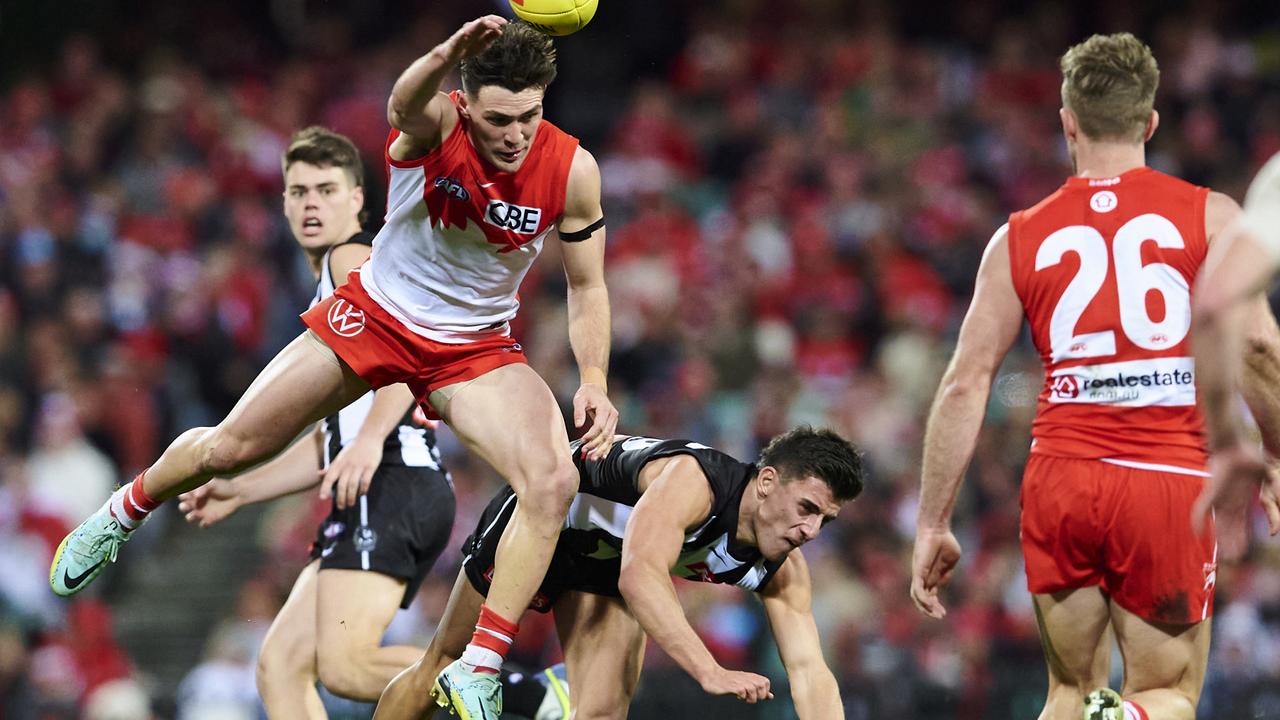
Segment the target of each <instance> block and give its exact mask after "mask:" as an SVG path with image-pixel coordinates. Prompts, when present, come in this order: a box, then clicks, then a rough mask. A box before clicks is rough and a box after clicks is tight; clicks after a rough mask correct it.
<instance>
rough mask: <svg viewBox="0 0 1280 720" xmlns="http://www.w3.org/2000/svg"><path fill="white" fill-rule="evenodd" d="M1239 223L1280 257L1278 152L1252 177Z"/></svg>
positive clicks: (1279, 168) (1279, 164)
mask: <svg viewBox="0 0 1280 720" xmlns="http://www.w3.org/2000/svg"><path fill="white" fill-rule="evenodd" d="M1239 222H1240V226H1241V227H1242V228H1243V229H1244V230H1245V231H1246V232H1248V233H1249V234H1250V235H1252V236H1253V237H1255V238H1257V239H1258V242H1260V243H1262V245H1263V246H1264V247H1266V248H1267V249H1268V250H1269V251H1270V252H1271V255H1272V256H1273V257H1275V258H1276V259H1278V260H1280V153H1277V154H1276V155H1274V156H1272V158H1271V159H1270V160H1269V161H1267V164H1266V165H1263V166H1262V169H1261V170H1259V171H1258V176H1257V177H1256V178H1254V179H1253V184H1252V185H1250V186H1249V193H1248V195H1246V196H1245V199H1244V212H1242V213H1241V214H1240V220H1239Z"/></svg>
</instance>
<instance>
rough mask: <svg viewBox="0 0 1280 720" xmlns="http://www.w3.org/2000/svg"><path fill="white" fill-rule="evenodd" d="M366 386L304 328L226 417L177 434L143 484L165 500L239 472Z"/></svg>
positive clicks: (149, 493) (275, 452)
mask: <svg viewBox="0 0 1280 720" xmlns="http://www.w3.org/2000/svg"><path fill="white" fill-rule="evenodd" d="M367 392H369V384H368V383H366V382H365V381H364V380H361V379H360V377H359V376H357V375H356V374H355V373H354V372H353V371H352V370H351V368H350V367H348V366H347V364H346V363H344V362H342V360H340V359H339V358H338V356H337V355H336V354H334V352H333V350H331V349H329V348H328V347H327V346H326V345H325V344H324V343H323V342H321V341H320V340H319V338H317V337H316V336H315V334H314V333H312V332H311V331H310V330H306V331H304V332H303V334H302V335H299V336H298V337H297V338H295V339H294V340H293V342H291V343H289V345H288V346H286V347H285V348H284V349H283V350H281V351H280V354H278V355H276V356H275V358H274V359H273V360H272V361H271V362H270V363H268V364H267V367H266V368H264V369H263V370H262V372H261V373H259V375H258V377H257V378H256V379H255V380H254V381H253V384H252V385H250V386H249V389H248V390H246V391H245V393H244V395H243V396H242V397H241V398H240V401H239V402H237V403H236V405H235V407H234V408H232V409H231V412H230V414H228V415H227V417H226V419H225V420H223V421H222V422H221V423H218V425H217V426H216V427H211V428H193V429H191V430H188V431H187V432H185V433H183V434H182V435H179V436H178V438H177V439H176V440H174V441H173V442H172V443H171V444H170V445H169V448H168V449H167V450H165V451H164V454H162V455H161V456H160V459H159V460H157V461H156V462H155V464H153V465H152V466H151V467H150V468H148V469H147V471H146V473H145V474H144V475H143V476H142V484H143V490H144V491H145V492H146V494H147V495H148V496H150V497H152V498H154V499H155V500H157V501H164V500H168V499H169V498H171V497H173V496H175V495H178V494H180V493H184V492H186V491H188V490H191V489H192V488H196V487H199V486H200V485H203V484H204V483H206V482H208V481H209V479H210V478H213V477H228V476H231V475H236V474H237V473H240V472H243V471H244V470H246V469H248V468H250V467H252V466H254V465H256V464H258V463H260V462H262V461H263V460H267V459H269V458H271V457H272V456H274V455H276V454H277V453H279V452H280V451H281V450H283V449H284V448H285V447H286V446H287V445H288V444H289V442H290V441H291V440H293V439H294V438H295V437H297V435H298V433H300V432H302V430H303V429H304V428H305V427H307V426H308V425H310V424H311V423H313V422H316V421H317V420H320V419H321V418H324V417H327V416H329V415H331V414H333V413H334V412H336V411H338V410H340V409H342V408H344V407H346V406H347V405H350V404H351V402H352V401H353V400H355V399H356V398H358V397H360V396H361V395H363V394H365V393H367Z"/></svg>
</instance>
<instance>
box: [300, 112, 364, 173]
mask: <svg viewBox="0 0 1280 720" xmlns="http://www.w3.org/2000/svg"><path fill="white" fill-rule="evenodd" d="M296 162H304V163H307V164H308V165H315V166H316V167H320V168H330V167H337V168H342V169H343V170H345V171H347V176H348V177H350V178H351V184H352V186H354V187H364V165H363V164H362V163H361V162H360V151H359V150H357V149H356V146H355V143H353V142H351V140H350V139H349V138H348V137H347V136H346V135H340V134H338V133H336V132H334V131H332V130H330V129H329V128H326V127H320V126H319V125H312V126H311V127H308V128H303V129H302V130H299V131H298V132H296V133H294V134H293V137H291V138H289V148H288V149H287V150H285V151H284V157H283V158H281V159H280V164H281V165H282V166H283V169H284V171H285V172H288V170H289V166H290V165H293V164H294V163H296Z"/></svg>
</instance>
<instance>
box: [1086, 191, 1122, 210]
mask: <svg viewBox="0 0 1280 720" xmlns="http://www.w3.org/2000/svg"><path fill="white" fill-rule="evenodd" d="M1117 203H1118V200H1116V194H1115V193H1113V192H1111V191H1110V190H1099V191H1098V192H1096V193H1094V194H1093V197H1091V198H1089V207H1091V208H1093V211H1094V212H1096V213H1109V212H1111V211H1112V210H1115V209H1116V205H1117Z"/></svg>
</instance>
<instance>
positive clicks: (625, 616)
mask: <svg viewBox="0 0 1280 720" xmlns="http://www.w3.org/2000/svg"><path fill="white" fill-rule="evenodd" d="M554 612H555V618H556V631H557V632H558V634H559V635H560V645H561V647H563V648H564V664H565V670H566V671H568V674H569V695H570V696H571V697H572V698H573V718H574V720H623V719H625V718H626V717H627V711H628V710H629V709H630V707H631V699H632V698H633V697H635V694H636V687H637V686H638V685H639V684H640V669H641V667H642V665H643V664H644V641H645V634H644V630H643V629H641V627H640V623H639V622H638V621H636V619H635V617H634V616H633V615H632V614H631V613H630V612H629V611H628V610H627V606H626V604H624V603H623V602H622V601H621V600H619V599H617V598H611V597H605V596H603V595H592V594H590V593H580V592H568V593H565V594H564V597H562V598H560V600H559V601H558V602H556V606H555V610H554Z"/></svg>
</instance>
